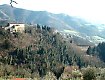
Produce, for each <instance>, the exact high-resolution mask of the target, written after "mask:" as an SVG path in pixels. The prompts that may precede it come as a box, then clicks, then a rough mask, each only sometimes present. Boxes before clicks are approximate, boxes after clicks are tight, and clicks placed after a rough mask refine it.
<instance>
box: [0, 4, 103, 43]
mask: <svg viewBox="0 0 105 80" xmlns="http://www.w3.org/2000/svg"><path fill="white" fill-rule="evenodd" d="M0 19H6V20H9V21H16V22H24V23H31V24H36V23H37V24H41V25H48V26H51V27H54V28H56V29H57V30H58V31H60V32H63V33H65V34H71V31H72V34H73V35H74V34H75V33H77V34H75V36H77V37H82V38H81V39H84V38H85V39H86V40H89V41H90V42H94V41H95V43H97V42H98V43H99V42H101V41H105V40H104V38H105V35H103V33H104V31H105V29H104V28H103V29H102V30H101V31H100V29H99V28H100V25H94V24H92V23H89V22H87V21H85V20H83V19H80V18H77V17H73V16H69V15H65V14H53V13H50V12H47V11H31V10H25V9H20V8H15V7H14V8H12V7H11V6H9V5H6V4H4V5H0ZM94 36H97V37H95V39H94V40H93V38H94ZM99 39H100V40H99ZM101 39H102V40H101Z"/></svg>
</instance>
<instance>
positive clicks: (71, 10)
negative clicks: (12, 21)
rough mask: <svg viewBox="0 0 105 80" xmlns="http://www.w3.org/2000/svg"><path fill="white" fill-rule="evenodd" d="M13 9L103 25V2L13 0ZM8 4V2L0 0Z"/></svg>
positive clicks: (99, 0)
mask: <svg viewBox="0 0 105 80" xmlns="http://www.w3.org/2000/svg"><path fill="white" fill-rule="evenodd" d="M15 1H17V2H18V4H17V5H16V4H14V6H15V7H20V8H25V9H29V10H35V11H36V10H37V11H43V10H46V11H49V12H53V13H65V14H69V15H72V16H79V17H82V18H85V19H88V20H91V21H95V22H101V23H105V9H104V8H105V0H15ZM0 4H9V0H0Z"/></svg>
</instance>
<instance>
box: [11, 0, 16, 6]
mask: <svg viewBox="0 0 105 80" xmlns="http://www.w3.org/2000/svg"><path fill="white" fill-rule="evenodd" d="M12 3H15V4H18V3H17V2H16V1H14V0H10V5H11V7H13V5H12Z"/></svg>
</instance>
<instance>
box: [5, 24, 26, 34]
mask: <svg viewBox="0 0 105 80" xmlns="http://www.w3.org/2000/svg"><path fill="white" fill-rule="evenodd" d="M5 30H9V31H10V32H11V33H14V32H21V33H22V32H24V31H25V24H24V23H8V26H7V27H5Z"/></svg>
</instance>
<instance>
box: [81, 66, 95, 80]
mask: <svg viewBox="0 0 105 80" xmlns="http://www.w3.org/2000/svg"><path fill="white" fill-rule="evenodd" d="M95 78H96V76H95V71H94V69H92V68H87V69H86V70H85V71H84V73H83V80H95Z"/></svg>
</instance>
